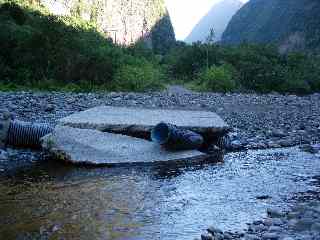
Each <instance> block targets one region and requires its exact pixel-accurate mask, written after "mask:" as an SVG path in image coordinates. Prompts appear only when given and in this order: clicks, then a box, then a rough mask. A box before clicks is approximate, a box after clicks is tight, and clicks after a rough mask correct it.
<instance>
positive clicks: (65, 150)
mask: <svg viewBox="0 0 320 240" xmlns="http://www.w3.org/2000/svg"><path fill="white" fill-rule="evenodd" d="M42 146H43V148H44V149H46V150H47V151H48V152H49V153H51V154H52V156H53V157H55V158H57V159H59V160H63V161H67V162H71V163H75V164H90V165H119V164H151V163H159V162H175V161H177V162H178V161H199V162H200V161H204V160H206V159H208V158H209V155H207V154H204V153H202V152H199V151H196V150H188V151H167V150H165V149H164V148H162V147H161V146H159V145H157V144H155V143H152V142H150V141H147V140H143V139H138V138H133V137H128V136H124V135H120V134H112V133H104V132H101V131H98V130H92V129H79V128H72V127H67V126H57V127H56V128H55V129H54V131H53V133H52V134H49V135H47V136H45V137H44V138H43V139H42Z"/></svg>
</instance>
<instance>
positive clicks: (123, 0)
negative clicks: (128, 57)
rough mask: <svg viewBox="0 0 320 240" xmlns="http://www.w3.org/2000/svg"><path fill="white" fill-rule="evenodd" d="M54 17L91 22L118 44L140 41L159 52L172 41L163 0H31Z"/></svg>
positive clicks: (173, 37) (172, 34) (168, 19)
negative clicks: (74, 17)
mask: <svg viewBox="0 0 320 240" xmlns="http://www.w3.org/2000/svg"><path fill="white" fill-rule="evenodd" d="M32 1H38V2H39V3H40V4H42V5H44V6H45V7H47V8H48V9H49V11H50V12H51V13H53V14H56V15H69V16H70V15H72V16H76V17H80V18H82V19H85V20H88V21H90V22H94V23H95V24H96V25H97V27H98V29H99V30H100V31H101V32H104V33H105V35H106V36H108V37H110V38H112V39H113V41H114V42H117V43H118V44H122V45H130V44H132V43H135V42H137V41H138V40H141V39H143V40H144V41H145V42H146V43H147V44H148V45H150V46H152V47H153V48H156V49H159V50H161V49H162V48H163V49H166V48H167V47H169V46H170V45H171V44H173V43H174V42H175V35H174V30H173V27H172V23H171V20H170V16H169V13H168V11H167V9H166V6H165V3H164V0H32Z"/></svg>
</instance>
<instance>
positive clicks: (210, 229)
mask: <svg viewBox="0 0 320 240" xmlns="http://www.w3.org/2000/svg"><path fill="white" fill-rule="evenodd" d="M207 231H208V232H209V233H211V234H212V235H213V236H215V235H216V234H217V233H220V234H223V232H222V230H220V229H219V228H216V227H214V226H210V227H208V229H207Z"/></svg>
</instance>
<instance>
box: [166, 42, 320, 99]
mask: <svg viewBox="0 0 320 240" xmlns="http://www.w3.org/2000/svg"><path fill="white" fill-rule="evenodd" d="M206 50H208V52H209V54H208V56H209V59H208V62H209V64H208V65H209V67H210V69H211V70H210V71H209V72H211V71H212V67H213V69H215V70H216V69H217V68H219V67H220V66H222V67H223V68H222V69H224V68H225V66H231V68H230V67H229V69H233V70H231V72H232V79H233V80H234V81H235V86H236V88H237V89H238V90H244V91H246V90H250V91H251V90H253V91H257V92H271V91H278V92H294V93H301V94H303V93H310V92H315V91H320V88H319V84H320V58H319V57H317V56H312V55H307V54H303V53H291V54H288V55H281V54H280V53H279V52H278V50H277V48H276V47H275V46H272V45H257V44H241V45H239V46H222V45H217V44H213V45H208V44H201V43H194V44H193V45H183V44H179V45H178V46H176V47H175V48H174V49H172V50H171V52H170V53H169V54H168V55H167V56H165V58H164V60H165V62H166V66H167V69H168V70H167V73H168V74H169V75H170V76H171V77H172V78H175V79H187V80H186V82H187V83H189V82H195V81H197V80H198V79H199V78H198V77H199V73H200V76H202V77H204V78H206V74H208V73H206V71H205V70H203V69H204V68H206ZM211 90H218V89H214V88H212V89H211ZM220 90H221V89H220ZM221 91H224V90H221Z"/></svg>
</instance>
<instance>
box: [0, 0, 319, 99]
mask: <svg viewBox="0 0 320 240" xmlns="http://www.w3.org/2000/svg"><path fill="white" fill-rule="evenodd" d="M31 1H32V0H30V2H31ZM167 20H168V19H167ZM167 20H166V21H167ZM213 35H214V34H213V32H212V34H211V36H212V37H213ZM154 37H155V38H157V40H159V42H162V39H161V36H160V35H154ZM166 46H167V47H166ZM168 46H169V45H166V43H165V44H164V45H159V46H157V47H156V49H157V51H158V53H162V55H160V54H158V55H156V54H155V52H154V51H152V50H150V49H148V48H146V47H145V45H144V44H143V43H137V44H135V45H132V46H129V47H120V46H117V45H114V44H113V43H112V42H110V41H109V40H107V39H105V38H104V37H103V36H102V35H100V33H98V32H97V31H96V28H95V24H94V23H91V22H86V21H82V20H81V19H78V18H76V17H61V16H60V17H58V16H52V15H50V14H49V13H48V12H47V11H46V9H44V8H43V7H41V6H38V5H32V4H30V3H29V1H25V0H0V89H2V90H8V89H11V90H15V89H30V88H37V89H45V90H58V89H60V90H61V89H62V90H66V91H84V90H85V91H92V90H117V91H144V90H155V89H159V88H162V87H163V84H164V83H170V82H171V83H172V82H179V84H180V83H181V82H182V83H184V84H187V85H196V84H198V85H199V86H200V87H199V88H198V89H199V90H205V91H222V92H227V91H239V90H242V91H247V90H249V91H257V92H263V93H264V92H271V91H278V92H282V93H286V92H290V93H299V94H305V93H311V92H317V91H320V56H316V55H310V54H309V55H308V54H305V53H290V54H287V55H282V54H280V53H279V52H278V49H277V48H276V47H275V46H272V45H260V44H245V43H244V44H241V45H239V46H223V45H219V44H209V43H204V44H202V43H200V42H198V43H194V44H192V45H187V44H185V43H183V42H176V43H175V46H174V47H173V48H171V49H170V51H169V52H167V53H166V54H164V52H166V51H164V50H168V49H169V47H168ZM162 47H163V48H164V49H161V48H162Z"/></svg>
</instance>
